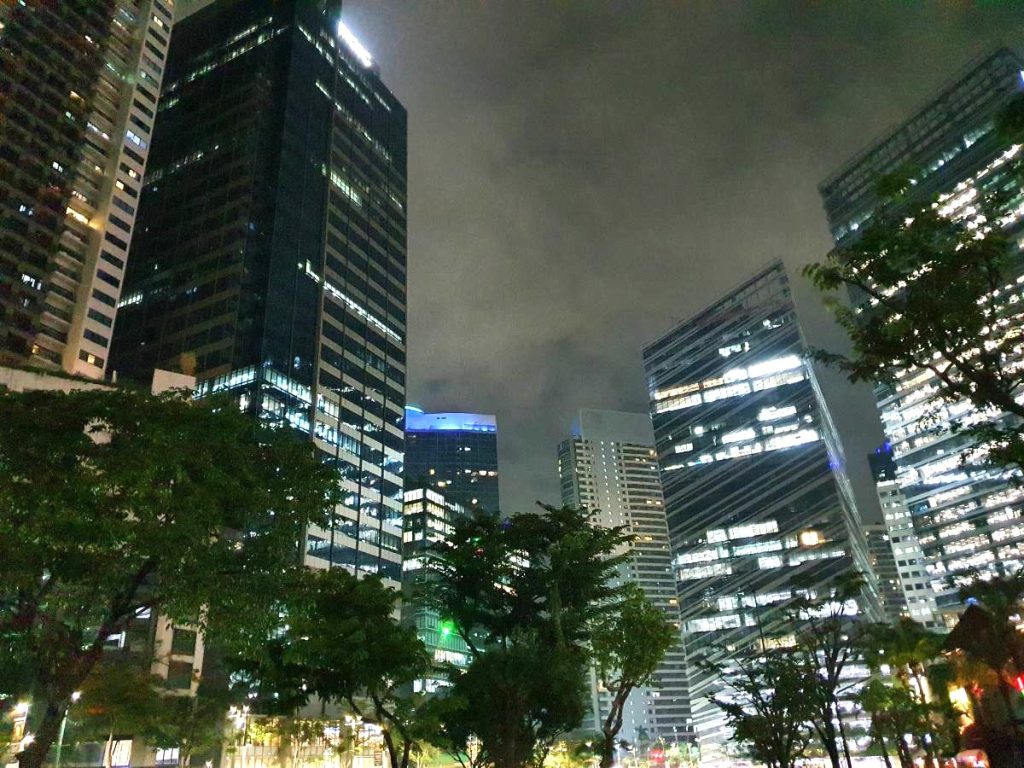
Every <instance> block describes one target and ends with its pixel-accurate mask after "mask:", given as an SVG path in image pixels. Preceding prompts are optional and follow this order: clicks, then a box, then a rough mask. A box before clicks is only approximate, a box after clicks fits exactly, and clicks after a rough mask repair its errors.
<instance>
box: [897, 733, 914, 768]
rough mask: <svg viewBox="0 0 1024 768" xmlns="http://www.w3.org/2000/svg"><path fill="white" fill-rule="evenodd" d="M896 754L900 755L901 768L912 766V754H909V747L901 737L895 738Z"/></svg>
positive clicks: (911, 767) (910, 767) (912, 767)
mask: <svg viewBox="0 0 1024 768" xmlns="http://www.w3.org/2000/svg"><path fill="white" fill-rule="evenodd" d="M896 754H898V755H899V757H900V766H901V768H914V756H913V755H912V754H910V749H909V748H908V747H907V743H906V742H905V741H903V739H902V738H897V740H896Z"/></svg>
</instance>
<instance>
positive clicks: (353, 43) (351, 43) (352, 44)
mask: <svg viewBox="0 0 1024 768" xmlns="http://www.w3.org/2000/svg"><path fill="white" fill-rule="evenodd" d="M338 37H340V38H341V39H342V41H343V42H344V43H345V45H347V46H348V49H349V50H350V51H352V53H354V54H355V55H356V58H357V59H359V63H360V64H362V65H363V66H364V67H372V66H373V57H372V56H371V55H370V52H369V51H368V50H366V46H365V45H363V44H362V43H361V42H359V38H358V37H356V36H355V35H353V34H352V30H351V29H349V28H348V27H346V26H345V22H343V21H339V22H338Z"/></svg>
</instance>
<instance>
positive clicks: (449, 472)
mask: <svg viewBox="0 0 1024 768" xmlns="http://www.w3.org/2000/svg"><path fill="white" fill-rule="evenodd" d="M405 488H406V490H407V491H408V490H412V489H414V488H437V489H439V490H441V491H442V492H443V493H444V495H445V497H446V498H448V499H450V500H451V501H455V502H457V503H459V504H461V505H463V506H464V507H466V508H468V509H472V508H474V507H479V508H480V509H485V510H487V511H488V512H498V511H499V509H500V507H499V504H498V426H497V420H496V419H495V417H494V416H492V415H489V414H483V413H424V412H423V411H422V410H420V409H419V408H416V407H415V406H409V407H408V408H406V410H405Z"/></svg>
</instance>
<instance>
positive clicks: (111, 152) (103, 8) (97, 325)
mask: <svg viewBox="0 0 1024 768" xmlns="http://www.w3.org/2000/svg"><path fill="white" fill-rule="evenodd" d="M173 8H174V6H173V2H172V0H137V1H135V2H115V0H95V2H32V3H24V2H22V3H17V2H11V3H0V222H2V224H0V232H2V234H0V361H2V362H6V363H15V364H24V363H30V364H33V365H38V366H41V367H44V368H51V369H55V370H56V369H63V370H64V371H66V372H68V373H74V374H77V375H80V376H86V377H89V378H102V376H103V372H104V368H105V366H106V363H107V356H108V347H109V345H110V337H111V333H112V328H113V325H114V311H115V307H116V305H117V303H118V300H119V298H120V294H121V283H122V281H123V279H124V269H125V262H126V261H127V259H128V249H129V245H130V243H131V242H132V236H133V230H134V229H135V214H136V208H137V207H138V204H139V192H140V184H141V180H142V177H143V174H144V172H145V170H146V161H147V156H148V153H149V144H150V139H151V134H152V131H153V121H154V117H155V115H156V111H157V99H158V96H159V94H160V83H161V79H162V77H163V71H164V63H165V58H166V56H167V46H168V42H169V39H170V36H171V27H172V24H173V13H174V11H173Z"/></svg>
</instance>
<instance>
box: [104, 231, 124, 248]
mask: <svg viewBox="0 0 1024 768" xmlns="http://www.w3.org/2000/svg"><path fill="white" fill-rule="evenodd" d="M103 239H104V240H106V241H107V242H108V243H113V244H114V245H116V246H118V247H119V248H122V249H123V250H125V251H127V250H128V243H126V242H125V241H124V240H122V239H121V238H120V237H118V236H117V235H112V234H110V233H109V232H106V233H105V234H104V235H103Z"/></svg>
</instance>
